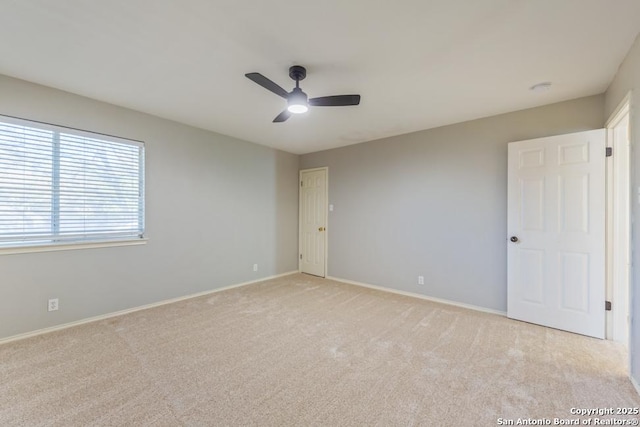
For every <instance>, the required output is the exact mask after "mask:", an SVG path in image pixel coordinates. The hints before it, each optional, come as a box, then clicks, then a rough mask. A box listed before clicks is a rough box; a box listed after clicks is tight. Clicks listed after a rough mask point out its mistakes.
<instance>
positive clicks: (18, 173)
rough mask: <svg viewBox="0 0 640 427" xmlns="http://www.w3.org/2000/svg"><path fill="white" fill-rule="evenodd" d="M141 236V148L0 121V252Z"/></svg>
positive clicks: (74, 132)
mask: <svg viewBox="0 0 640 427" xmlns="http://www.w3.org/2000/svg"><path fill="white" fill-rule="evenodd" d="M143 233H144V144H143V143H141V142H138V141H131V140H126V139H120V138H114V137H111V136H105V135H100V134H92V133H90V132H85V131H79V130H75V129H68V128H64V127H59V126H54V125H48V124H42V123H38V122H31V121H27V120H22V119H15V118H11V117H5V116H0V247H12V246H29V245H39V244H52V243H73V242H86V241H111V240H125V239H132V238H142V237H143Z"/></svg>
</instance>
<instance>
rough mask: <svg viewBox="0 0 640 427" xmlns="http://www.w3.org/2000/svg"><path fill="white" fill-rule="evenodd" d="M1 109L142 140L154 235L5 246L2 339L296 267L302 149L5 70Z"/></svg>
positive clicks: (0, 286)
mask: <svg viewBox="0 0 640 427" xmlns="http://www.w3.org/2000/svg"><path fill="white" fill-rule="evenodd" d="M0 114H6V115H12V116H18V117H22V118H26V119H32V120H39V121H45V122H49V123H54V124H58V125H63V126H70V127H75V128H80V129H86V130H90V131H95V132H101V133H106V134H111V135H116V136H121V137H124V138H132V139H137V140H142V141H145V143H146V208H147V209H146V211H147V213H146V225H147V233H146V234H147V236H148V238H149V241H148V244H146V245H144V246H130V247H111V248H101V249H84V250H73V251H59V252H46V253H30V254H16V255H0V296H1V297H0V338H2V337H7V336H11V335H15V334H19V333H23V332H27V331H32V330H36V329H40V328H44V327H49V326H53V325H57V324H62V323H67V322H71V321H75V320H79V319H83V318H87V317H92V316H96V315H100V314H104V313H109V312H114V311H118V310H123V309H126V308H131V307H136V306H139V305H143V304H149V303H153V302H157V301H161V300H164V299H168V298H174V297H178V296H184V295H189V294H193V293H196V292H200V291H204V290H209V289H214V288H218V287H222V286H227V285H232V284H236V283H240V282H244V281H248V280H253V279H258V278H260V277H266V276H270V275H274V274H278V273H284V272H288V271H291V270H297V268H298V264H297V252H298V249H297V246H298V241H297V230H298V227H297V223H298V222H297V221H298V186H297V182H298V156H296V155H293V154H288V153H284V152H281V151H276V150H272V149H269V148H266V147H262V146H259V145H255V144H251V143H248V142H245V141H240V140H237V139H233V138H230V137H227V136H223V135H219V134H215V133H212V132H207V131H203V130H199V129H195V128H192V127H189V126H185V125H182V124H178V123H175V122H171V121H168V120H163V119H160V118H157V117H153V116H149V115H146V114H142V113H138V112H135V111H131V110H127V109H124V108H120V107H116V106H113V105H109V104H106V103H102V102H98V101H94V100H91V99H87V98H83V97H79V96H76V95H72V94H69V93H66V92H62V91H58V90H55V89H51V88H47V87H43V86H39V85H35V84H31V83H27V82H24V81H20V80H15V79H12V78H9V77H4V76H0ZM254 263H257V264H259V271H258V272H257V273H254V272H253V270H252V266H253V264H254ZM53 297H57V298H59V299H60V310H59V311H57V312H52V313H48V312H47V311H46V302H47V299H49V298H53Z"/></svg>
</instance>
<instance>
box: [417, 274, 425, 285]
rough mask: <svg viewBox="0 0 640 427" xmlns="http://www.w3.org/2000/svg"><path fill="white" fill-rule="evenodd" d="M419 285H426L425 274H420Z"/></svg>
mask: <svg viewBox="0 0 640 427" xmlns="http://www.w3.org/2000/svg"><path fill="white" fill-rule="evenodd" d="M418 285H424V276H418Z"/></svg>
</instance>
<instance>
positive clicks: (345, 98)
mask: <svg viewBox="0 0 640 427" xmlns="http://www.w3.org/2000/svg"><path fill="white" fill-rule="evenodd" d="M358 104H360V95H335V96H321V97H319V98H311V99H310V100H309V105H312V106H314V107H342V106H345V105H358Z"/></svg>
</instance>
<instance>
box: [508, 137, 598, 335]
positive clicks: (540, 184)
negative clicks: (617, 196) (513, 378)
mask: <svg viewBox="0 0 640 427" xmlns="http://www.w3.org/2000/svg"><path fill="white" fill-rule="evenodd" d="M508 151H509V160H508V161H509V163H508V241H507V245H508V249H507V257H508V275H507V276H508V293H507V315H508V317H510V318H513V319H518V320H523V321H526V322H531V323H536V324H540V325H545V326H550V327H553V328H557V329H563V330H567V331H571V332H576V333H579V334H583V335H589V336H593V337H597V338H604V331H605V323H604V322H605V311H604V310H605V307H604V304H605V207H606V206H605V131H604V129H599V130H594V131H587V132H579V133H573V134H567V135H560V136H553V137H548V138H540V139H534V140H528V141H519V142H513V143H511V144H509V149H508Z"/></svg>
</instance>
